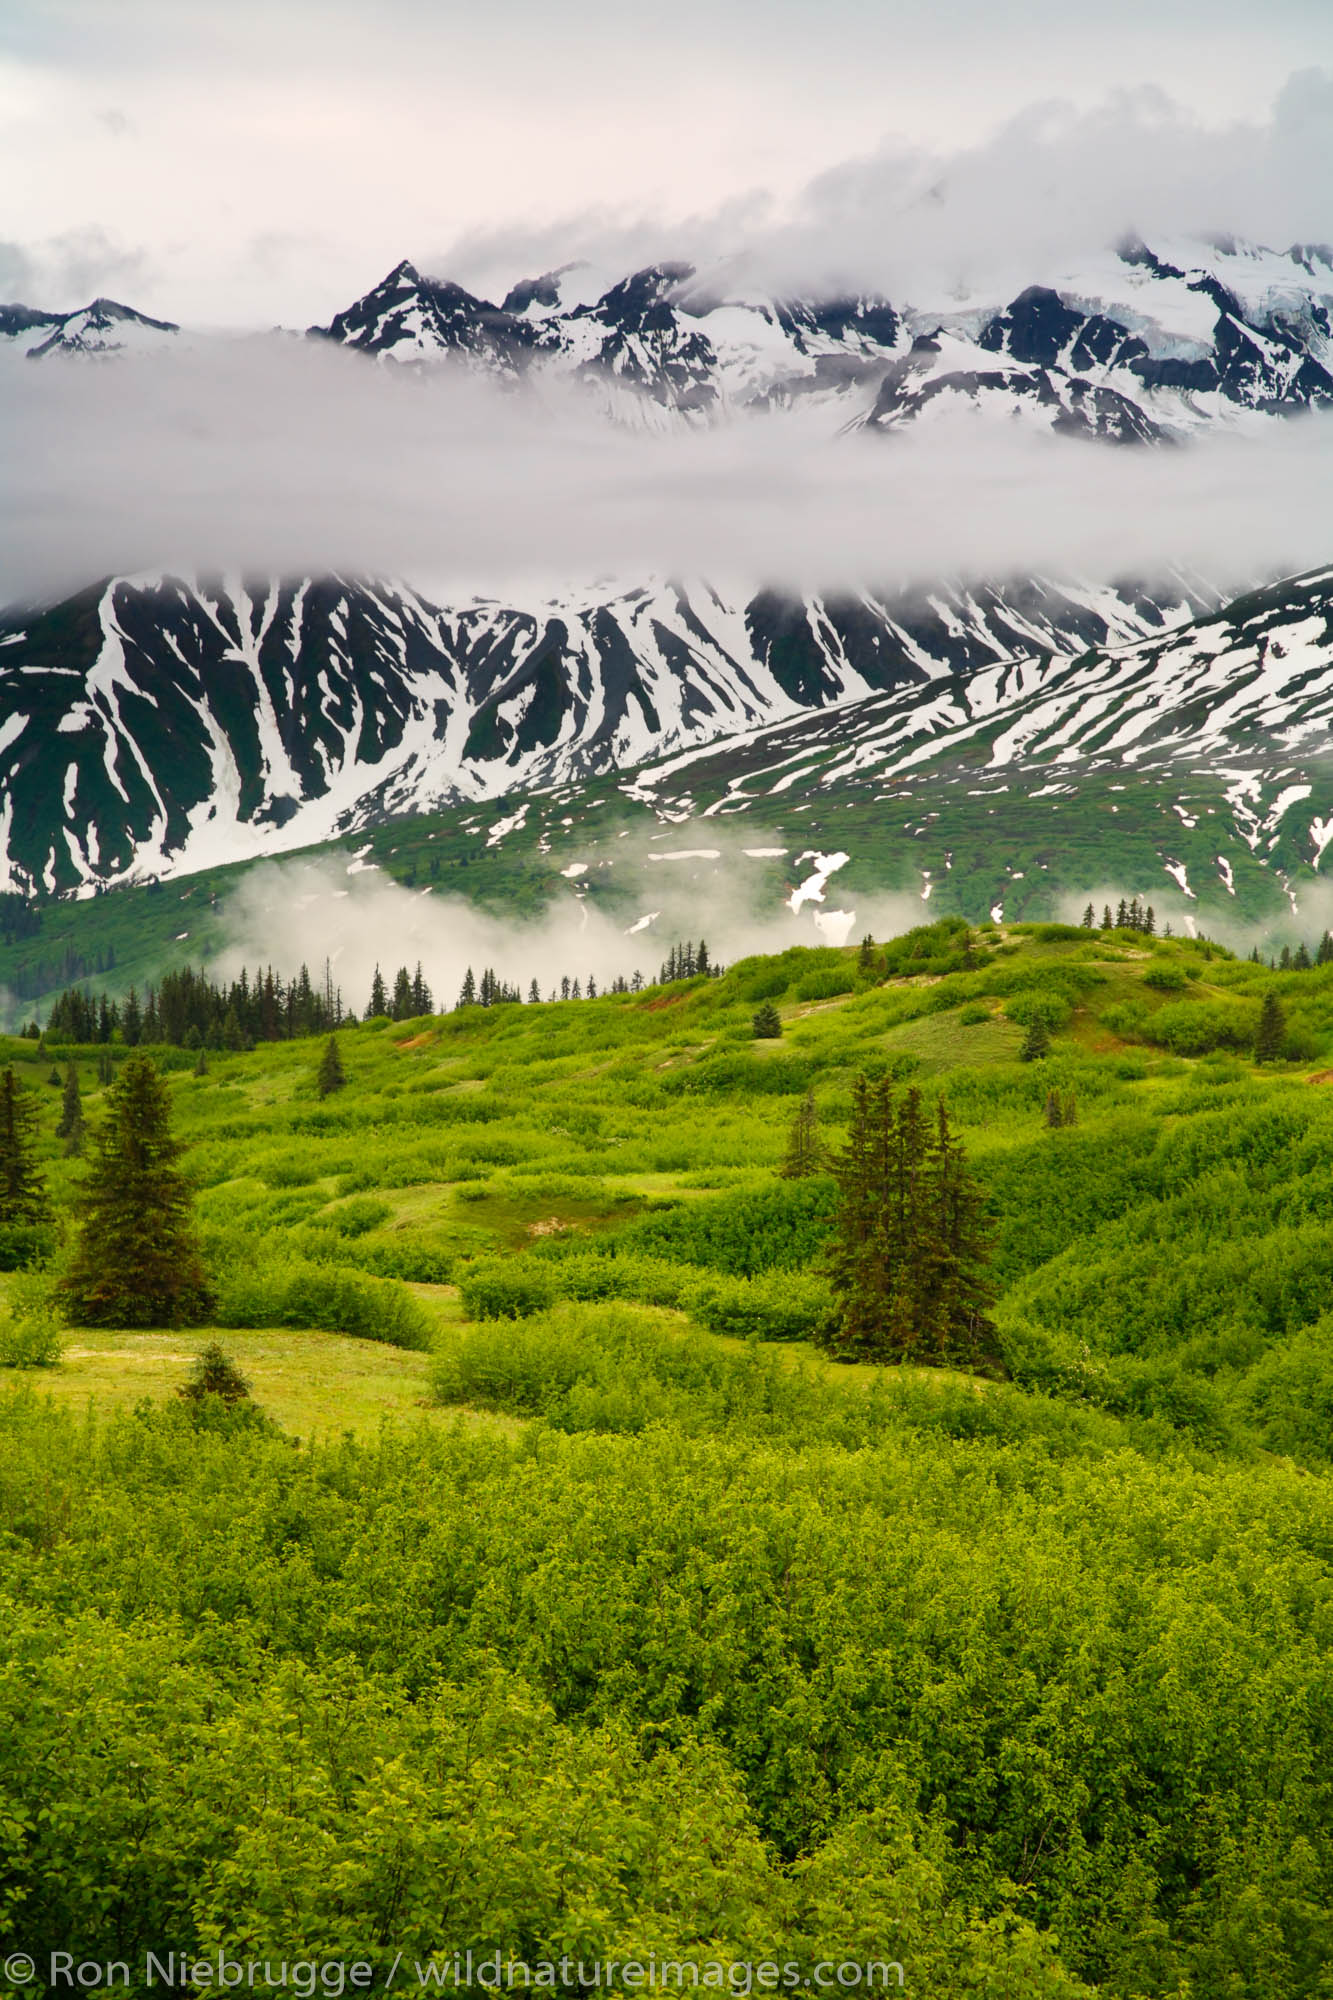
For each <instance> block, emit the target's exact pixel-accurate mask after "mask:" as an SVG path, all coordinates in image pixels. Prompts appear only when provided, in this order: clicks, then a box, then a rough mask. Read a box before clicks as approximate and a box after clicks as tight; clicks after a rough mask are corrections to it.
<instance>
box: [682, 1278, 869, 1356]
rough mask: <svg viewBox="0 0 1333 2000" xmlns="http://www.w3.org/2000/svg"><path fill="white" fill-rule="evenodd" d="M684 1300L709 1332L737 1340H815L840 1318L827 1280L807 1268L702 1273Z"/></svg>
mask: <svg viewBox="0 0 1333 2000" xmlns="http://www.w3.org/2000/svg"><path fill="white" fill-rule="evenodd" d="M681 1304H682V1305H683V1306H684V1308H685V1310H686V1312H688V1314H689V1315H690V1318H691V1319H694V1320H698V1322H699V1324H700V1325H701V1326H706V1327H707V1328H708V1330H709V1332H710V1333H725V1334H730V1335H732V1336H733V1338H735V1339H738V1340H748V1339H751V1338H754V1339H756V1340H816V1339H818V1337H819V1336H820V1334H822V1333H825V1332H828V1331H829V1330H830V1329H831V1327H832V1325H833V1322H834V1320H835V1318H836V1307H835V1304H834V1299H833V1293H832V1291H831V1290H830V1289H829V1286H828V1284H827V1282H826V1281H825V1280H824V1279H823V1278H820V1277H817V1276H815V1275H814V1274H812V1273H809V1272H803V1271H767V1272H765V1273H764V1274H763V1276H761V1277H758V1278H730V1277H724V1276H721V1275H719V1276H716V1277H708V1278H700V1279H697V1280H696V1281H695V1282H694V1283H693V1284H690V1285H687V1286H686V1287H685V1289H684V1291H683V1292H682V1294H681Z"/></svg>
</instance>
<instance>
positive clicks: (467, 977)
mask: <svg viewBox="0 0 1333 2000" xmlns="http://www.w3.org/2000/svg"><path fill="white" fill-rule="evenodd" d="M458 1004H459V1006H460V1007H475V1006H476V1004H477V982H476V979H475V978H474V977H473V972H472V967H471V966H469V967H468V969H467V971H466V973H465V974H464V975H463V984H462V987H461V989H460V991H459V995H458Z"/></svg>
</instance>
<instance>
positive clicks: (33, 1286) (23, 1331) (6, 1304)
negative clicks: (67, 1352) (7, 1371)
mask: <svg viewBox="0 0 1333 2000" xmlns="http://www.w3.org/2000/svg"><path fill="white" fill-rule="evenodd" d="M63 1348H64V1338H63V1335H62V1333H61V1329H60V1321H59V1319H58V1318H57V1317H56V1314H55V1313H54V1311H53V1310H52V1308H51V1304H50V1300H49V1297H48V1295H47V1291H46V1287H45V1285H44V1284H42V1282H41V1281H40V1280H38V1279H31V1280H28V1281H27V1282H26V1283H24V1282H15V1283H13V1284H11V1286H10V1288H9V1296H8V1298H7V1299H5V1300H4V1301H3V1302H0V1368H53V1367H54V1366H55V1364H56V1362H58V1361H59V1359H60V1356H61V1353H62V1351H63Z"/></svg>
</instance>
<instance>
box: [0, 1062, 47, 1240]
mask: <svg viewBox="0 0 1333 2000" xmlns="http://www.w3.org/2000/svg"><path fill="white" fill-rule="evenodd" d="M36 1129H37V1107H36V1105H35V1104H34V1103H33V1102H32V1099H31V1098H30V1097H29V1095H28V1093H27V1091H26V1090H24V1088H23V1086H22V1084H21V1083H20V1082H19V1080H18V1078H17V1077H16V1076H15V1074H14V1071H13V1067H12V1065H9V1064H7V1065H6V1067H5V1069H4V1072H3V1074H0V1225H3V1224H5V1223H16V1224H18V1225H19V1227H21V1228H22V1227H29V1226H31V1225H32V1224H33V1223H37V1222H45V1221H46V1219H47V1217H48V1215H49V1213H50V1209H49V1207H48V1204H47V1199H46V1181H45V1177H44V1176H43V1174H42V1171H41V1168H40V1167H39V1166H38V1165H37V1161H36V1158H35V1157H34V1152H33V1136H34V1134H35V1132H36Z"/></svg>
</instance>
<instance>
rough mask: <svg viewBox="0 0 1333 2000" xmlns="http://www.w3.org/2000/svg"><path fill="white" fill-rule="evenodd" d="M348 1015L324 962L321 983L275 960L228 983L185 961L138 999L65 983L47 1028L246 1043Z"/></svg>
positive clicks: (317, 1029)
mask: <svg viewBox="0 0 1333 2000" xmlns="http://www.w3.org/2000/svg"><path fill="white" fill-rule="evenodd" d="M350 1019H351V1017H350V1016H349V1015H348V1014H347V1013H346V1012H345V1011H344V1008H343V1003H342V994H341V992H340V990H339V989H338V988H337V987H336V986H335V985H334V984H333V980H332V977H331V974H330V970H329V966H328V963H327V961H326V962H325V967H324V977H323V979H322V980H321V981H320V982H319V983H318V984H316V983H315V982H314V981H313V980H312V979H311V977H310V972H309V969H308V968H307V967H306V966H304V965H303V966H302V967H301V969H300V971H299V972H298V973H297V974H296V975H295V976H294V977H293V978H290V979H286V980H284V979H283V978H282V976H281V975H280V974H277V973H275V972H274V970H273V968H272V966H268V967H266V968H265V969H264V970H263V971H256V972H255V974H254V976H253V977H251V975H250V974H249V973H247V972H244V971H243V972H242V973H241V975H240V977H239V979H235V980H233V981H232V983H231V984H230V985H229V986H221V985H215V984H214V982H213V981H212V980H211V979H209V978H208V976H207V975H206V974H205V973H204V972H202V971H200V972H196V971H195V970H194V969H193V968H192V967H190V966H186V967H185V968H184V970H183V971H180V972H168V973H164V975H163V977H162V981H161V984H160V985H159V986H149V987H148V988H147V989H146V991H145V993H144V997H143V999H142V1000H140V998H139V995H138V993H137V992H136V990H135V988H134V987H131V988H130V990H129V992H128V993H127V994H126V995H125V998H124V1000H123V1001H121V1002H119V1003H117V1002H116V1001H114V1000H109V999H108V998H107V996H106V994H105V993H103V994H101V995H99V996H94V995H93V994H91V993H89V992H87V991H86V990H84V989H81V988H79V987H77V986H75V987H69V988H67V989H66V991H65V992H63V993H61V994H60V995H59V996H58V997H57V999H56V1000H55V1001H54V1002H53V1003H52V1006H51V1012H50V1015H49V1017H48V1019H47V1024H46V1032H47V1034H49V1035H50V1036H51V1037H52V1039H53V1040H56V1041H65V1042H80V1043H98V1042H101V1043H105V1042H112V1041H120V1042H123V1043H125V1045H126V1046H127V1047H129V1048H137V1047H138V1046H139V1045H140V1043H148V1044H151V1045H156V1044H159V1043H163V1042H166V1043H169V1044H171V1046H173V1047H175V1048H188V1049H197V1048H206V1049H245V1048H252V1047H253V1046H254V1044H255V1043H256V1042H285V1041H291V1040H294V1039H295V1038H296V1037H298V1036H301V1035H319V1034H326V1033H330V1032H331V1031H332V1030H333V1029H335V1028H338V1027H341V1026H342V1025H343V1024H344V1023H345V1022H347V1021H349V1020H350Z"/></svg>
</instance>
